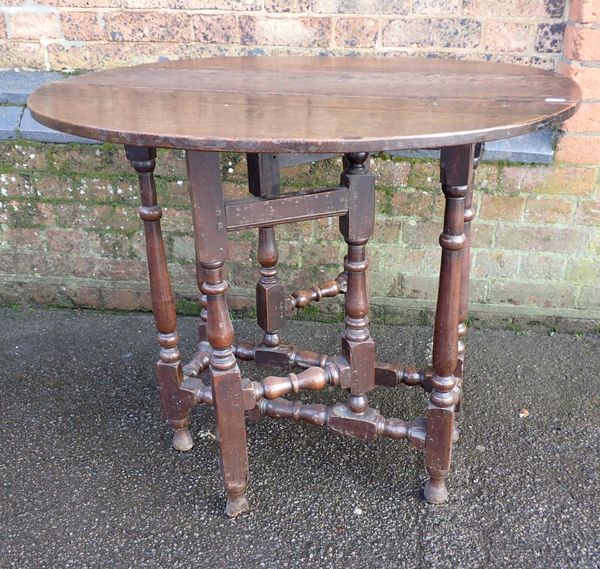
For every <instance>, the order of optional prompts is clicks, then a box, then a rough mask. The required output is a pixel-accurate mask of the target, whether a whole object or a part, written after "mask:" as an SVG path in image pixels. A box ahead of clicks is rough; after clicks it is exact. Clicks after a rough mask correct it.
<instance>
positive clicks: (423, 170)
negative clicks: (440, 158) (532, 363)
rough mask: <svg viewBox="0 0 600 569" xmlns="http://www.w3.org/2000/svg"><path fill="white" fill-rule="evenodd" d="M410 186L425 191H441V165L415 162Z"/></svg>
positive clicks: (410, 176) (411, 172) (409, 180)
mask: <svg viewBox="0 0 600 569" xmlns="http://www.w3.org/2000/svg"><path fill="white" fill-rule="evenodd" d="M408 185H409V186H412V187H415V188H419V189H423V190H438V191H441V186H440V166H439V164H438V163H437V162H435V161H431V160H427V161H421V162H415V163H414V164H413V165H412V168H411V170H410V175H409V177H408Z"/></svg>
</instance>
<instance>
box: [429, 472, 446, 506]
mask: <svg viewBox="0 0 600 569" xmlns="http://www.w3.org/2000/svg"><path fill="white" fill-rule="evenodd" d="M423 496H424V497H425V500H426V501H427V502H428V503H430V504H443V503H444V502H446V500H448V490H447V489H446V482H445V481H444V479H443V478H430V479H429V480H428V481H427V482H426V483H425V488H424V489H423Z"/></svg>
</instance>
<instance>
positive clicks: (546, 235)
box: [496, 225, 589, 253]
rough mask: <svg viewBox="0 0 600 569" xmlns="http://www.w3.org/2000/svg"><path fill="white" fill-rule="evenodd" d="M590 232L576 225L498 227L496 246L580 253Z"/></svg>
mask: <svg viewBox="0 0 600 569" xmlns="http://www.w3.org/2000/svg"><path fill="white" fill-rule="evenodd" d="M588 238H589V232H588V231H587V230H586V229H580V228H575V227H568V228H559V227H543V226H542V227H539V226H537V227H524V226H518V227H511V226H509V225H500V226H498V227H497V229H496V246H497V247H498V248H500V249H509V250H510V249H516V250H521V251H545V252H555V253H578V252H581V251H583V250H584V249H585V246H586V244H587V242H588Z"/></svg>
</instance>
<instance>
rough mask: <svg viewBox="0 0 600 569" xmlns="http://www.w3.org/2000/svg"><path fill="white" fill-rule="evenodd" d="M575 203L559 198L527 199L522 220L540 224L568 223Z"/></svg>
mask: <svg viewBox="0 0 600 569" xmlns="http://www.w3.org/2000/svg"><path fill="white" fill-rule="evenodd" d="M574 211H575V202H574V201H573V200H568V199H561V198H541V197H539V196H535V197H533V196H530V197H528V198H527V204H526V206H525V212H524V215H523V219H524V220H525V221H533V222H540V223H568V222H570V221H571V220H572V219H573V212H574Z"/></svg>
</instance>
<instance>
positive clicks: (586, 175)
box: [501, 166, 596, 195]
mask: <svg viewBox="0 0 600 569" xmlns="http://www.w3.org/2000/svg"><path fill="white" fill-rule="evenodd" d="M595 180H596V169H595V168H568V167H567V168H564V167H562V168H559V167H549V166H535V167H524V166H507V167H505V168H504V169H503V170H502V184H501V188H502V189H503V190H504V191H507V192H533V193H537V194H569V195H590V194H592V193H593V192H594V182H595Z"/></svg>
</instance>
